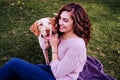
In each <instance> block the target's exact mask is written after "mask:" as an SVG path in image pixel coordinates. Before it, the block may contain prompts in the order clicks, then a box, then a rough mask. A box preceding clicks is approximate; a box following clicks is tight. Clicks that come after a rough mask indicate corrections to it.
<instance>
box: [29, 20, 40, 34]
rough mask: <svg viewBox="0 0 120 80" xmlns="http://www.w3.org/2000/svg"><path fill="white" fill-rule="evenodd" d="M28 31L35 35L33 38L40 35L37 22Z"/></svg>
mask: <svg viewBox="0 0 120 80" xmlns="http://www.w3.org/2000/svg"><path fill="white" fill-rule="evenodd" d="M30 31H31V32H33V33H34V34H35V36H39V35H40V30H39V29H38V22H37V21H36V22H34V23H33V24H32V26H31V27H30Z"/></svg>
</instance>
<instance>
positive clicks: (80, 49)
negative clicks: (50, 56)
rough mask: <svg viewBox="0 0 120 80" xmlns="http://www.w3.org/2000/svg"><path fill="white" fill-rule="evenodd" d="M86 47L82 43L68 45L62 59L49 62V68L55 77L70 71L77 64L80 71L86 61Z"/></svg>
mask: <svg viewBox="0 0 120 80" xmlns="http://www.w3.org/2000/svg"><path fill="white" fill-rule="evenodd" d="M85 57H86V47H85V46H84V45H73V46H72V47H70V48H69V49H68V50H67V52H66V53H65V56H64V58H63V59H62V60H56V61H53V62H51V64H50V65H51V69H52V72H53V74H54V76H55V77H57V78H59V77H63V76H65V75H67V74H69V73H70V72H72V71H73V70H74V69H75V68H76V66H77V65H78V64H80V66H79V68H81V71H82V69H83V66H84V63H85V61H86V58H85Z"/></svg>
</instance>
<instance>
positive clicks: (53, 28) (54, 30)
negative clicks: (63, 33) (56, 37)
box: [49, 18, 57, 32]
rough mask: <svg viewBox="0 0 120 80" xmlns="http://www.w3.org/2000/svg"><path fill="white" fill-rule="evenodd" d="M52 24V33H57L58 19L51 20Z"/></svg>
mask: <svg viewBox="0 0 120 80" xmlns="http://www.w3.org/2000/svg"><path fill="white" fill-rule="evenodd" d="M49 20H50V22H51V24H52V31H53V32H57V27H56V19H55V18H49Z"/></svg>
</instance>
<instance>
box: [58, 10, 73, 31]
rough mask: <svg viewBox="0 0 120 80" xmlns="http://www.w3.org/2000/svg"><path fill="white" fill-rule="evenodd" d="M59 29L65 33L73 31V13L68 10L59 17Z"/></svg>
mask: <svg viewBox="0 0 120 80" xmlns="http://www.w3.org/2000/svg"><path fill="white" fill-rule="evenodd" d="M59 25H60V28H59V31H60V32H63V33H69V32H73V20H72V18H71V13H70V12H68V11H63V12H62V13H61V14H60V19H59Z"/></svg>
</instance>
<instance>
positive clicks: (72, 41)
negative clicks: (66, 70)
mask: <svg viewBox="0 0 120 80" xmlns="http://www.w3.org/2000/svg"><path fill="white" fill-rule="evenodd" d="M61 43H64V44H66V45H69V46H80V45H85V42H84V40H83V39H82V38H80V37H77V38H70V39H67V40H61Z"/></svg>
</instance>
